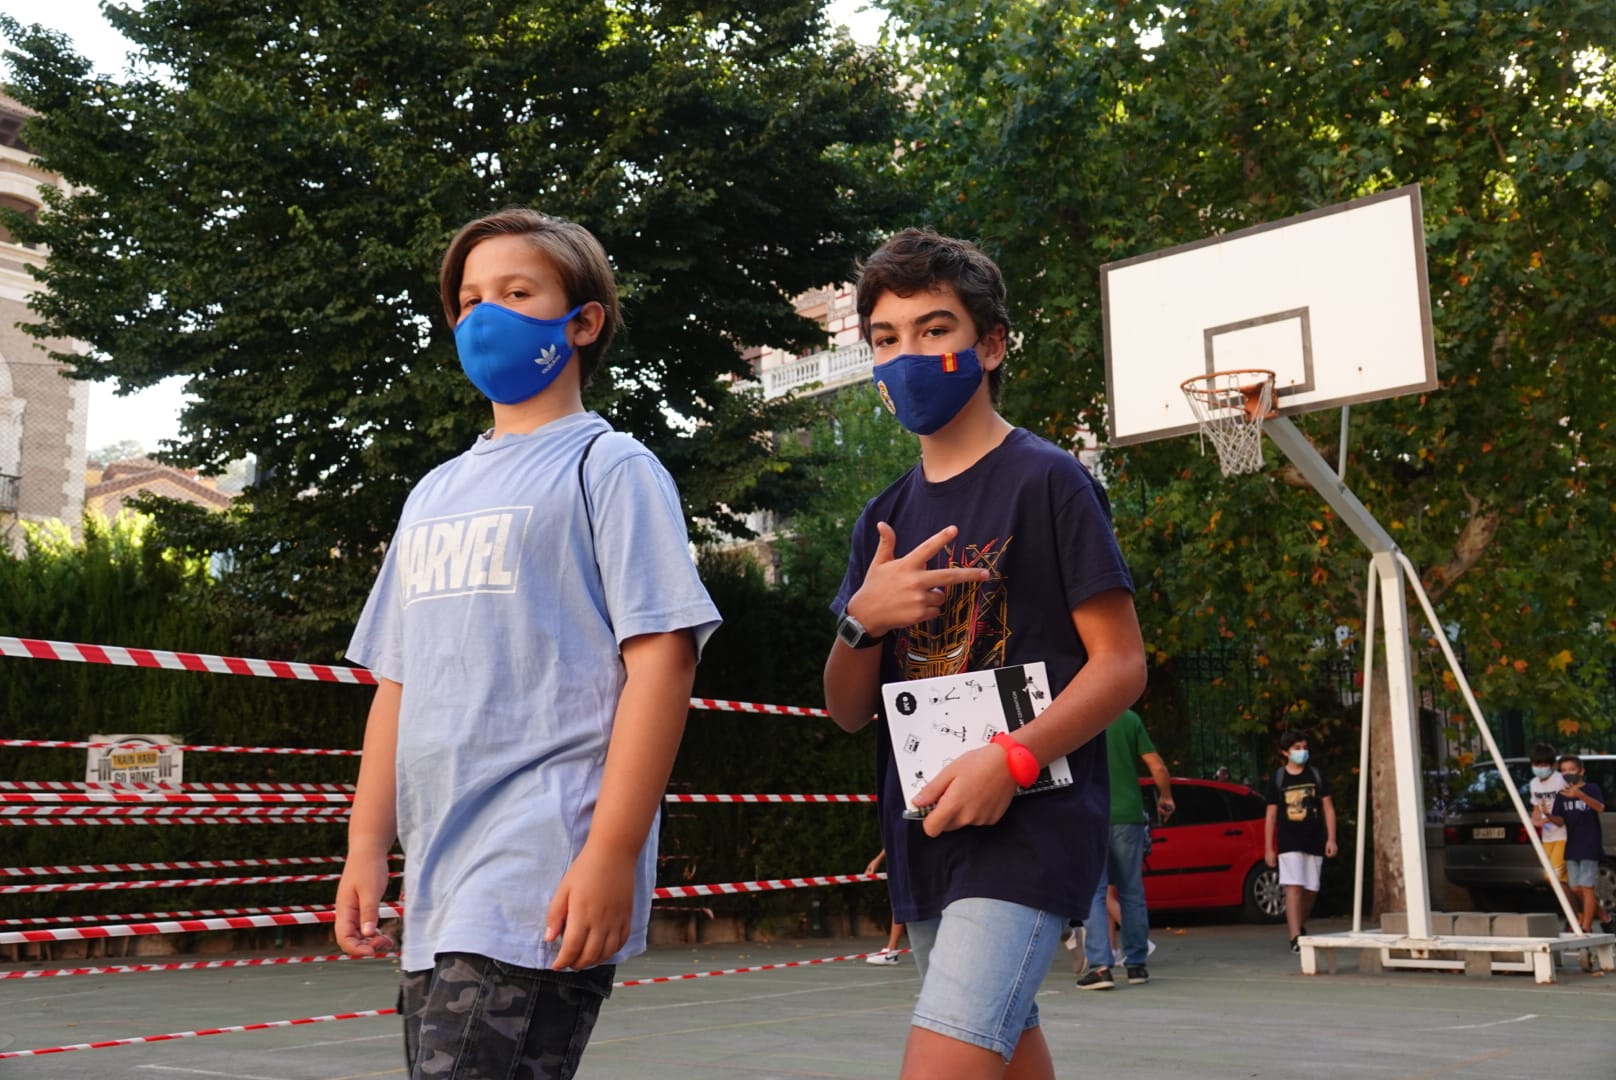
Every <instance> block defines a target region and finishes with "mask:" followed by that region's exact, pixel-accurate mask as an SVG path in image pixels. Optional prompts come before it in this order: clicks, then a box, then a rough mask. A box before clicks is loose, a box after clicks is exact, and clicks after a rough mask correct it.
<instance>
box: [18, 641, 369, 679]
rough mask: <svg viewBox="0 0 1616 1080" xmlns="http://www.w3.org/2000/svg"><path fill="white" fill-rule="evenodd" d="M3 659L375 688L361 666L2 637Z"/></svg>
mask: <svg viewBox="0 0 1616 1080" xmlns="http://www.w3.org/2000/svg"><path fill="white" fill-rule="evenodd" d="M0 656H10V657H14V658H17V659H24V660H71V661H76V662H78V663H83V664H112V665H115V666H117V667H142V668H162V669H165V670H168V671H197V672H206V673H208V674H212V675H257V676H259V677H261V678H266V679H304V680H310V681H314V682H330V683H349V684H352V685H360V686H375V685H376V676H374V675H372V674H371V673H370V672H369V671H367V670H366V669H364V668H360V667H348V666H338V665H331V664H300V663H295V662H293V661H290V660H246V659H243V658H241V657H239V656H210V655H208V654H206V653H191V652H168V651H166V650H163V649H126V648H124V647H122V646H120V645H79V644H75V643H73V642H70V641H45V640H42V639H40V638H15V637H0Z"/></svg>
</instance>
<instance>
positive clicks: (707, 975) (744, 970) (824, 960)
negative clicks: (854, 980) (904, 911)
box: [612, 949, 909, 987]
mask: <svg viewBox="0 0 1616 1080" xmlns="http://www.w3.org/2000/svg"><path fill="white" fill-rule="evenodd" d="M908 951H909V950H908V949H895V950H894V952H899V953H906V952H908ZM873 955H874V954H873V953H849V954H848V955H847V956H822V957H820V958H818V959H817V960H787V961H784V962H783V963H779V964H754V965H753V966H751V967H738V968H725V969H724V970H722V971H693V972H691V973H690V974H688V975H658V976H656V977H655V978H651V979H624V980H623V981H622V982H615V983H613V984H612V986H613V987H619V986H657V985H660V984H662V983H673V982H686V981H688V980H690V979H711V978H713V977H714V976H715V975H747V974H750V973H752V972H754V971H779V970H781V969H783V968H798V967H813V966H814V965H816V964H839V963H841V962H842V961H843V960H863V959H864V958H866V957H868V956H873Z"/></svg>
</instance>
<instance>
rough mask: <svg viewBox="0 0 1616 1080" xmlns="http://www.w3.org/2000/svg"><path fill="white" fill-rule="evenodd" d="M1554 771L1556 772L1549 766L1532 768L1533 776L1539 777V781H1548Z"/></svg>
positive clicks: (1534, 766)
mask: <svg viewBox="0 0 1616 1080" xmlns="http://www.w3.org/2000/svg"><path fill="white" fill-rule="evenodd" d="M1553 771H1554V770H1553V769H1552V768H1550V767H1549V766H1547V765H1533V766H1532V775H1533V776H1535V777H1537V778H1538V779H1539V780H1547V779H1548V778H1549V774H1550V773H1551V772H1553Z"/></svg>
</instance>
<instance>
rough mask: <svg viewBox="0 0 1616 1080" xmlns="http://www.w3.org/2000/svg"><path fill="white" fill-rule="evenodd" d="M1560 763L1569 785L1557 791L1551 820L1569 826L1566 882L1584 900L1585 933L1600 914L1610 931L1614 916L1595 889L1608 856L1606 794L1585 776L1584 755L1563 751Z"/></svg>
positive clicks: (1605, 928)
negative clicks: (1603, 822)
mask: <svg viewBox="0 0 1616 1080" xmlns="http://www.w3.org/2000/svg"><path fill="white" fill-rule="evenodd" d="M1556 764H1557V765H1558V766H1559V768H1560V776H1561V777H1562V778H1563V779H1564V780H1565V787H1563V788H1561V789H1560V790H1559V791H1558V792H1556V793H1555V796H1554V808H1553V809H1551V810H1550V811H1549V820H1550V821H1551V822H1553V823H1554V824H1556V825H1564V826H1565V833H1566V842H1565V867H1566V881H1567V882H1568V883H1570V885H1571V891H1572V893H1573V894H1575V895H1576V896H1577V898H1578V899H1580V900H1581V901H1582V916H1581V923H1582V929H1583V932H1584V933H1587V932H1589V931H1591V930H1592V929H1593V927H1594V920H1595V918H1596V917H1597V918H1598V919H1599V921H1600V923H1601V926H1600V929H1602V930H1604V931H1605V932H1606V933H1609V932H1610V915H1609V913H1607V912H1605V911H1604V910H1602V909H1601V907H1600V904H1599V894H1598V893H1597V892H1595V891H1594V883H1595V882H1596V881H1597V880H1598V879H1599V860H1600V859H1602V858H1604V855H1605V840H1604V834H1603V831H1602V830H1601V829H1600V827H1599V815H1600V814H1602V813H1604V812H1605V793H1604V792H1603V791H1600V790H1599V785H1598V784H1595V783H1593V782H1592V781H1590V780H1588V779H1587V778H1586V777H1585V776H1584V775H1583V772H1582V758H1580V757H1578V756H1577V755H1576V754H1561V755H1560V760H1559V761H1558V762H1557V763H1556Z"/></svg>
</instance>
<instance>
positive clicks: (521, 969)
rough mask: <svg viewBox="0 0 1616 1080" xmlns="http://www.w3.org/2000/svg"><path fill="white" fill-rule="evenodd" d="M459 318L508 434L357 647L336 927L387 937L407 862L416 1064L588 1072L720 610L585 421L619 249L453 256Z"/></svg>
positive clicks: (383, 588)
mask: <svg viewBox="0 0 1616 1080" xmlns="http://www.w3.org/2000/svg"><path fill="white" fill-rule="evenodd" d="M439 287H440V293H441V298H442V301H443V310H444V314H445V316H447V318H448V321H449V325H450V326H451V327H453V329H454V339H455V346H456V349H457V351H458V353H459V356H460V363H461V366H462V368H463V370H464V371H465V374H466V377H467V378H468V379H470V380H471V382H472V383H473V384H474V385H475V386H476V387H477V389H478V390H479V391H481V393H482V394H483V396H484V397H486V398H487V399H488V400H489V402H490V405H491V408H492V412H493V426H492V427H491V428H490V429H489V430H488V431H487V432H485V433H484V434H483V435H482V436H480V437H479V438H478V439H477V440H476V441H475V442H474V443H473V444H472V445H471V446H470V447H469V448H468V449H467V450H466V451H465V452H464V453H462V454H461V455H460V456H458V457H456V458H454V459H452V460H450V461H448V462H446V463H445V464H443V465H440V466H438V467H437V468H436V469H434V470H433V471H432V472H430V473H429V474H428V475H427V476H426V477H425V478H424V479H423V480H421V482H420V483H419V484H417V485H416V486H415V488H414V489H413V490H412V491H411V492H410V495H409V497H408V499H407V500H406V501H405V504H404V511H403V514H402V516H401V518H400V520H399V524H398V531H397V533H396V534H395V535H394V538H393V542H392V543H391V544H390V545H389V546H388V549H387V553H386V557H385V559H384V560H383V562H382V566H381V571H380V573H379V574H378V576H377V579H376V584H375V586H374V588H373V589H372V592H371V595H370V599H369V601H368V602H367V603H366V605H365V608H364V612H363V614H362V615H361V616H360V620H359V625H358V627H357V628H356V629H355V631H354V635H353V640H352V643H351V644H350V645H349V648H348V655H349V657H350V658H352V659H353V660H354V661H356V662H357V663H361V664H364V665H365V666H366V667H368V668H370V669H371V670H372V671H373V672H375V674H376V676H377V691H376V697H375V699H374V701H373V703H372V705H371V710H370V716H369V719H368V721H367V723H366V727H365V741H364V756H363V759H362V764H361V765H360V770H359V782H358V786H357V790H356V792H355V794H354V805H353V813H352V816H351V818H350V823H349V832H348V857H347V861H346V863H345V865H344V868H343V872H342V878H341V881H340V882H339V884H338V886H337V899H336V925H335V933H336V938H337V942H338V944H339V945H340V946H341V947H342V949H343V951H344V952H346V953H348V954H349V955H350V956H373V955H375V954H376V953H377V952H379V951H382V950H386V949H391V948H392V947H393V942H392V941H391V940H389V939H388V938H387V937H386V936H385V935H384V934H383V933H381V932H380V931H379V930H378V928H377V905H378V903H379V901H380V900H381V898H382V895H383V893H384V891H385V889H386V887H387V881H388V874H387V871H388V853H389V850H390V848H391V847H392V844H393V841H394V839H395V837H396V838H397V839H398V840H399V841H400V844H401V846H402V847H403V849H404V852H405V855H406V856H407V861H406V863H405V869H404V889H403V902H404V904H405V907H406V911H405V923H404V925H405V933H404V941H403V955H402V957H401V967H402V969H403V974H402V981H401V987H400V992H399V1014H400V1016H401V1017H402V1018H403V1021H404V1050H405V1060H406V1064H407V1067H408V1070H409V1076H410V1077H411V1078H412V1080H421V1078H426V1077H440V1076H441V1077H450V1076H453V1077H457V1078H473V1077H478V1078H481V1077H507V1076H531V1077H546V1078H559V1077H570V1076H572V1075H573V1073H574V1071H575V1070H576V1068H577V1065H578V1060H579V1057H580V1056H581V1054H582V1052H583V1049H584V1046H585V1045H586V1044H587V1043H588V1040H589V1036H590V1033H591V1031H592V1029H593V1027H594V1023H595V1019H596V1017H597V1015H598V1013H599V1010H600V1006H601V1003H602V1002H603V1001H604V1000H605V998H606V997H607V996H608V995H610V993H611V989H612V980H613V974H614V972H615V965H616V964H617V963H619V962H621V961H622V960H624V959H627V958H628V957H630V956H633V955H635V954H637V953H640V952H643V951H644V949H645V937H646V926H647V923H648V921H649V916H650V901H651V890H652V887H653V885H654V883H655V872H656V849H657V844H656V836H657V829H656V822H657V817H658V813H659V810H660V807H661V804H662V797H663V794H664V791H665V789H666V786H667V780H668V774H669V771H670V770H671V769H672V766H673V760H674V754H675V752H676V751H677V749H678V746H679V741H680V738H681V737H682V735H683V732H684V723H685V714H686V711H687V710H688V708H689V702H690V690H691V684H692V681H693V679H694V675H695V666H696V661H697V658H698V657H699V655H700V653H701V648H702V645H703V644H704V643H705V642H706V640H707V638H708V636H709V635H710V634H711V633H712V631H713V630H714V628H716V627H717V625H718V623H719V615H718V612H717V610H716V609H715V608H714V607H713V604H712V601H711V600H710V599H709V597H708V595H707V592H706V589H705V588H704V587H703V586H702V583H701V581H700V579H699V578H698V577H697V575H696V568H695V565H694V563H693V561H692V559H691V556H690V552H689V548H688V545H687V542H686V535H685V526H684V518H683V514H682V512H681V510H680V505H679V494H678V492H677V491H676V490H675V489H674V485H673V481H672V479H671V478H670V477H669V476H668V474H667V472H666V471H665V470H664V469H663V468H662V466H661V464H660V463H659V462H658V461H657V460H656V458H655V457H653V456H652V454H651V453H650V451H648V450H646V449H645V447H643V446H641V445H640V444H639V443H638V442H636V441H635V440H634V439H632V438H630V437H629V436H627V435H621V434H617V433H615V432H613V431H612V430H611V427H610V425H609V424H607V423H606V421H605V420H603V419H601V418H600V417H599V416H597V415H596V414H594V413H592V412H586V411H585V410H584V407H583V402H582V397H581V395H582V390H583V387H584V385H585V384H586V383H587V382H588V380H589V377H590V375H591V374H592V373H593V372H594V371H595V370H596V369H597V368H598V367H599V366H600V363H601V358H602V356H603V354H604V353H605V351H606V347H607V345H608V344H609V343H610V341H611V339H612V336H613V334H614V333H615V331H616V330H617V329H618V327H619V325H620V317H619V314H618V307H617V288H616V285H615V282H614V281H613V277H612V271H611V266H610V264H609V263H608V262H607V259H606V253H605V252H604V251H603V250H602V249H601V246H600V244H599V243H598V242H597V241H596V240H595V238H594V237H593V236H592V235H590V233H589V232H588V231H587V230H585V229H584V228H582V227H581V226H579V225H576V224H573V223H571V222H566V221H562V220H560V219H557V218H552V217H548V216H546V215H544V214H540V213H537V212H535V211H532V210H527V209H511V210H504V211H500V212H499V213H495V214H491V215H489V216H487V217H484V218H479V219H478V220H476V221H473V222H471V223H470V224H468V225H466V226H465V227H464V228H462V229H461V230H460V231H459V232H458V233H457V234H456V235H455V237H454V239H453V240H452V241H451V242H450V244H449V248H448V251H447V253H446V254H445V255H444V258H443V264H442V267H441V270H440V275H439Z"/></svg>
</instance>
